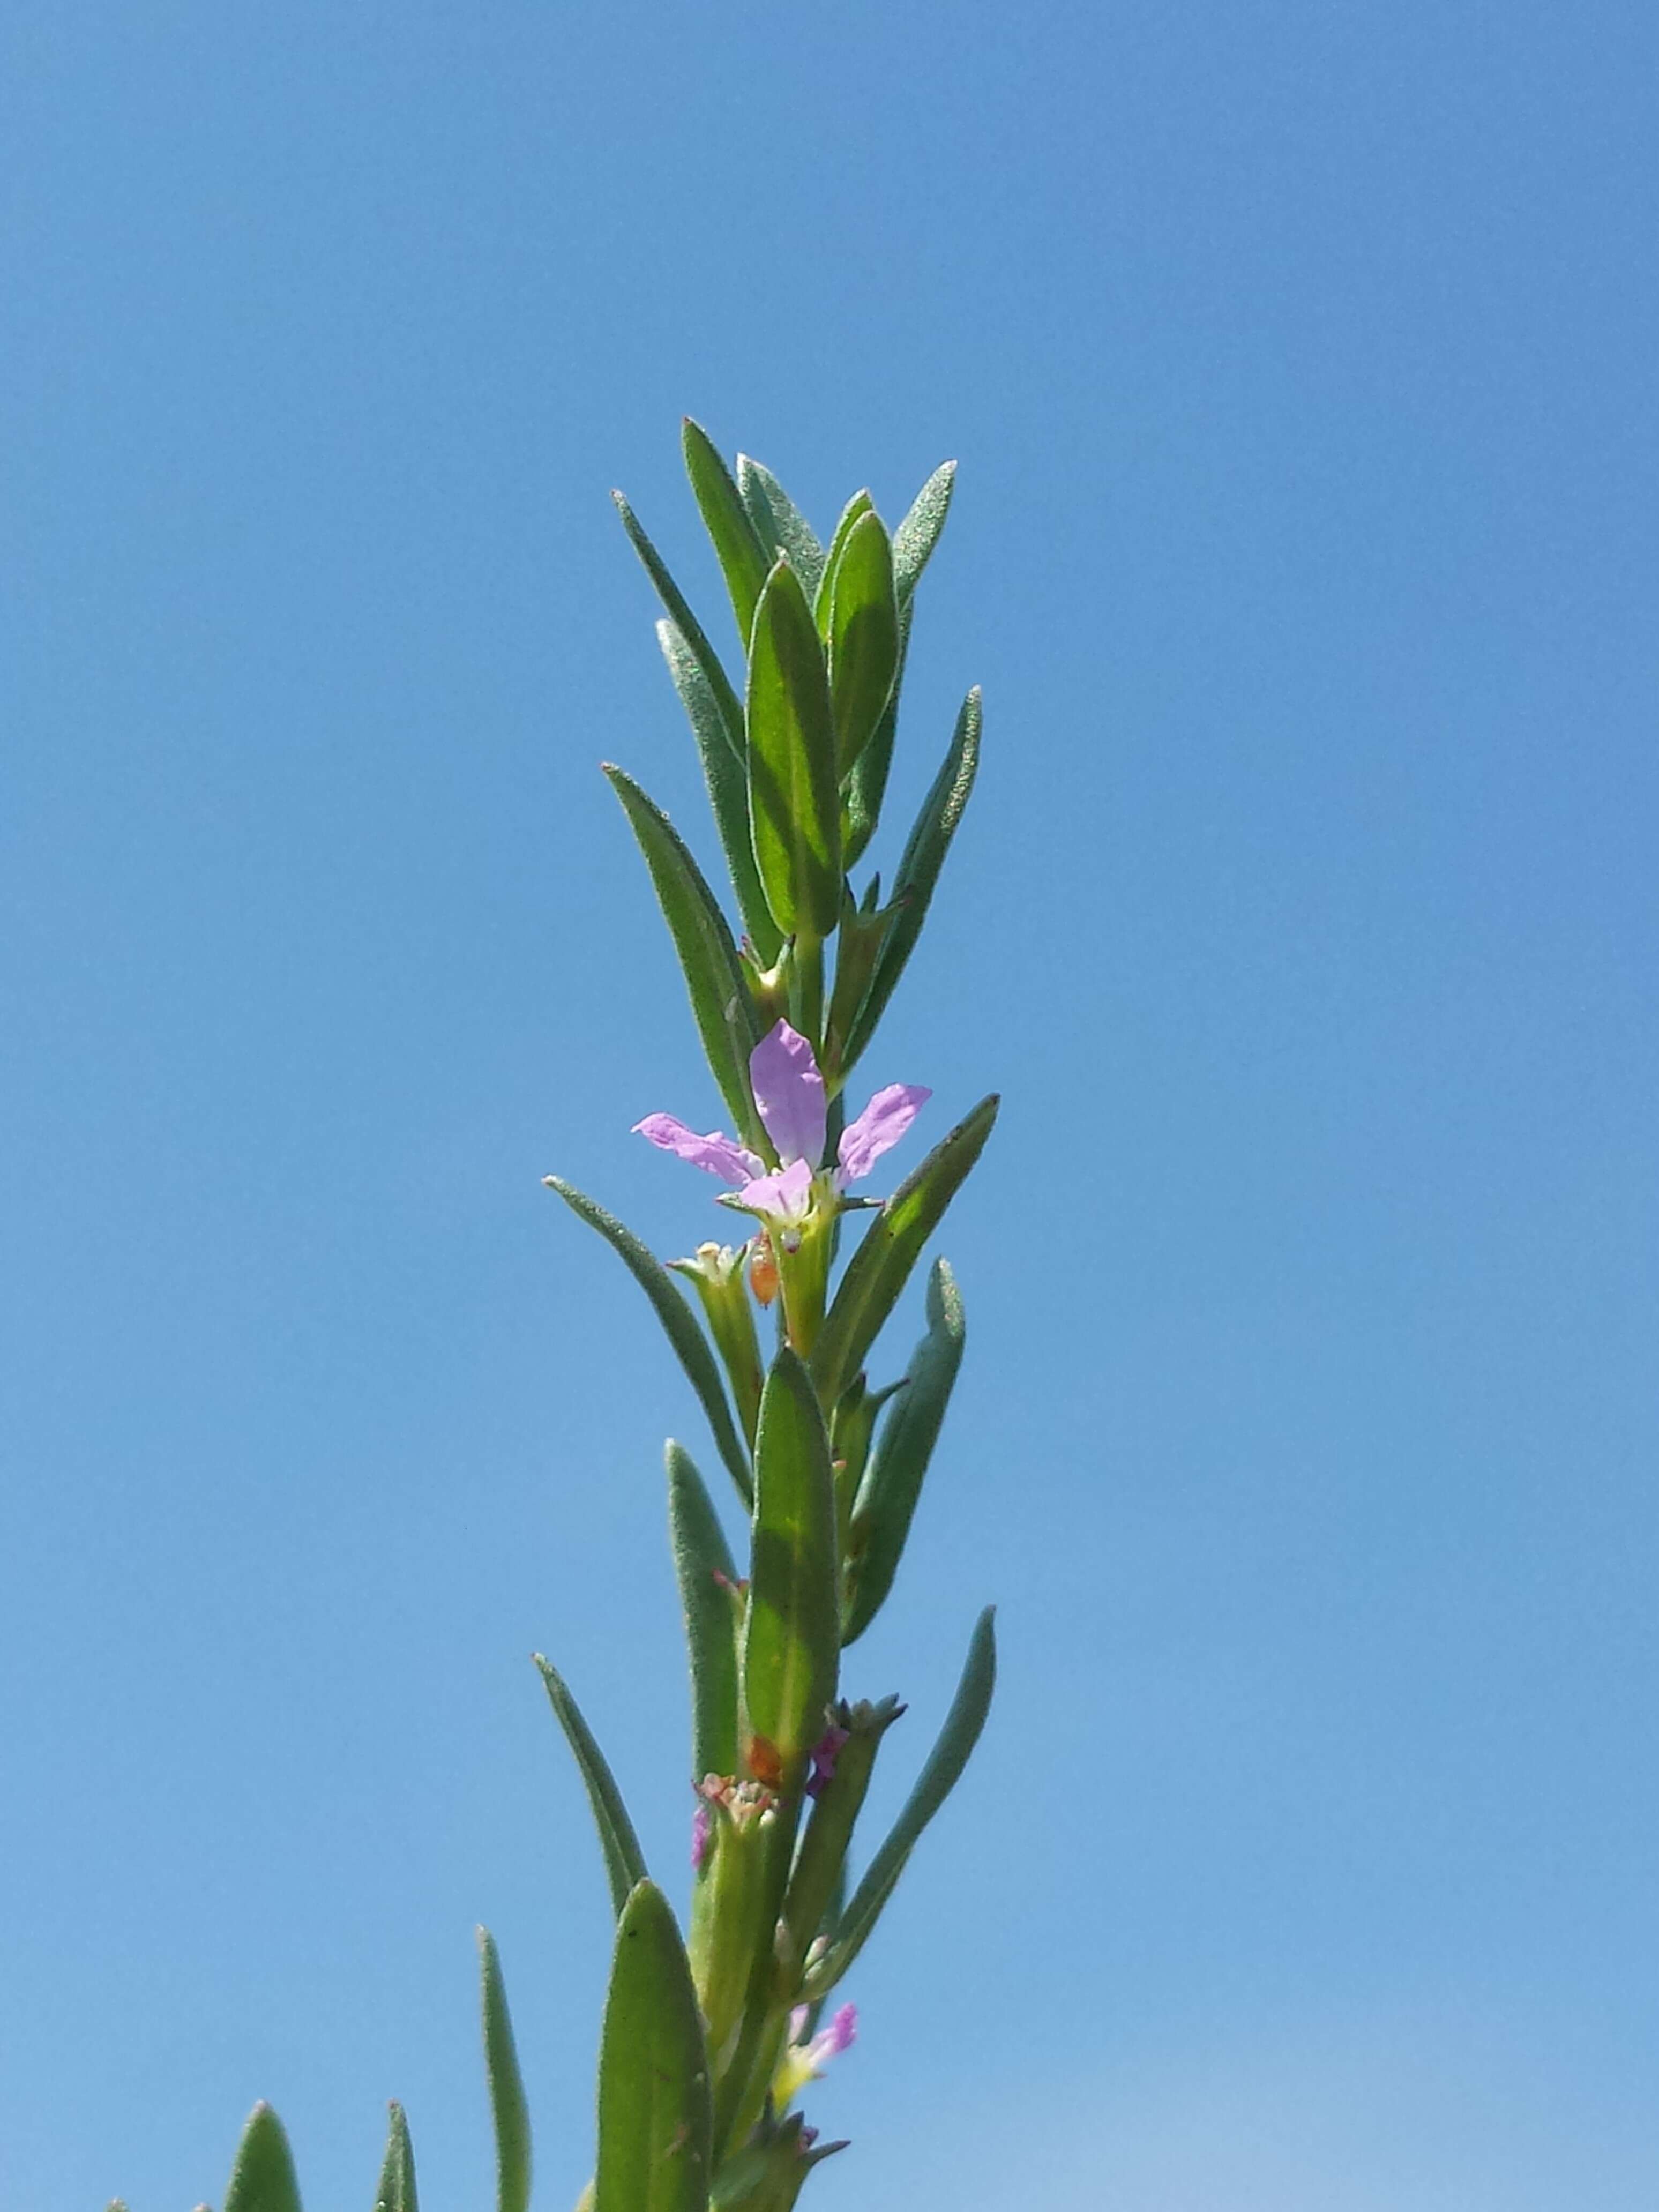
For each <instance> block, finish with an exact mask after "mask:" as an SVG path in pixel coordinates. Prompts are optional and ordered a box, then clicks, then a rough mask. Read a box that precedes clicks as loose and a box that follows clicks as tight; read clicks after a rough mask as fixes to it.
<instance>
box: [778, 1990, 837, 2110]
mask: <svg viewBox="0 0 1659 2212" xmlns="http://www.w3.org/2000/svg"><path fill="white" fill-rule="evenodd" d="M806 2020H807V2008H806V2007H805V2005H797V2006H796V2007H795V2009H794V2010H793V2012H792V2013H791V2014H790V2015H789V2043H788V2046H787V2049H786V2050H785V2051H784V2054H783V2057H781V2059H780V2061H779V2062H778V2070H777V2072H776V2074H775V2075H774V2077H773V2081H772V2101H773V2103H774V2105H775V2106H776V2107H777V2109H778V2111H779V2112H783V2111H784V2110H786V2109H787V2106H788V2105H789V2103H790V2101H791V2100H792V2099H793V2098H794V2097H795V2096H797V2095H798V2094H799V2092H800V2091H801V2090H802V2089H804V2088H805V2086H806V2084H807V2083H808V2082H809V2081H817V2078H818V2076H819V2075H821V2074H822V2073H823V2069H824V2068H825V2067H826V2066H827V2065H828V2064H829V2061H830V2060H831V2059H832V2058H839V2057H840V2056H841V2054H842V2051H846V2050H848V2049H849V2048H850V2046H851V2045H852V2044H853V2043H854V2040H855V2039H856V2038H857V2035H858V2029H859V2011H858V2007H857V2006H856V2005H850V2004H844V2005H842V2008H841V2010H840V2011H839V2012H838V2013H836V2015H835V2016H834V2018H833V2019H832V2020H831V2021H830V2022H829V2027H821V2028H820V2029H819V2030H818V2032H817V2034H816V2035H815V2036H814V2037H813V2038H812V2039H811V2042H810V2043H803V2042H802V2041H801V2037H802V2036H803V2035H805V2033H806Z"/></svg>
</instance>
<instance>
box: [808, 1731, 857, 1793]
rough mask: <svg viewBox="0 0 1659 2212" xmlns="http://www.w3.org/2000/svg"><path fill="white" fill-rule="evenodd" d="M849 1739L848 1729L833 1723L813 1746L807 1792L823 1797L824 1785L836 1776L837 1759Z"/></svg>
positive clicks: (809, 1756) (809, 1757) (809, 1762)
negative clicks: (837, 1726)
mask: <svg viewBox="0 0 1659 2212" xmlns="http://www.w3.org/2000/svg"><path fill="white" fill-rule="evenodd" d="M846 1741H847V1730H846V1729H844V1728H836V1727H835V1726H834V1725H833V1724H832V1725H831V1726H830V1727H829V1728H827V1729H825V1730H824V1732H823V1735H821V1736H820V1737H819V1738H818V1740H817V1742H816V1743H815V1744H814V1745H813V1746H812V1748H811V1753H809V1755H808V1759H807V1775H806V1794H807V1796H809V1797H822V1796H823V1792H824V1787H825V1785H826V1784H829V1783H831V1782H833V1781H834V1780H835V1778H836V1759H838V1758H839V1757H840V1756H841V1750H842V1745H843V1744H844V1743H845V1742H846Z"/></svg>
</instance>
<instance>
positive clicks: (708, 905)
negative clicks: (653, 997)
mask: <svg viewBox="0 0 1659 2212" xmlns="http://www.w3.org/2000/svg"><path fill="white" fill-rule="evenodd" d="M605 775H606V777H607V779H608V780H609V782H610V785H611V789H612V790H613V791H614V792H615V793H616V794H617V798H618V799H621V801H622V804H623V812H624V813H625V814H626V815H627V817H628V822H629V828H630V829H632V830H633V832H634V835H635V837H636V838H637V839H638V840H639V846H640V850H641V852H642V853H643V854H644V855H645V864H646V866H647V868H649V870H650V871H651V883H652V888H653V890H655V892H656V894H657V903H658V904H659V906H660V907H661V908H662V913H663V920H664V921H665V922H666V923H667V924H668V933H669V935H670V936H671V938H672V939H673V940H674V950H675V951H676V952H677V953H678V955H679V963H680V972H681V974H682V975H684V978H685V988H686V993H687V995H688V996H689V997H690V1000H691V1012H692V1017H693V1018H694V1019H695V1020H696V1024H697V1034H698V1036H700V1037H701V1038H702V1048H703V1052H704V1054H705V1055H706V1056H707V1059H708V1066H709V1069H710V1071H711V1073H713V1075H714V1080H715V1082H716V1083H717V1084H718V1085H720V1096H721V1097H722V1098H724V1099H725V1101H726V1109H727V1110H728V1112H729V1113H730V1114H731V1115H732V1120H733V1121H734V1122H735V1123H736V1124H737V1127H738V1129H739V1130H741V1131H742V1133H743V1134H744V1139H745V1141H746V1142H748V1143H749V1144H750V1145H758V1144H759V1143H760V1141H761V1127H760V1117H759V1116H758V1115H757V1113H756V1111H755V1100H754V1094H753V1092H752V1091H750V1087H749V1055H750V1053H751V1052H752V1051H753V1050H754V1048H755V1047H756V1046H757V1044H758V1043H759V1042H760V1038H761V1030H760V1024H759V1023H758V1022H757V1019H756V1018H755V1008H754V1002H753V1000H751V999H750V995H749V987H748V985H747V983H746V982H745V981H744V974H743V969H742V967H741V965H740V964H739V963H738V948H737V946H736V945H734V944H733V943H732V932H731V930H730V929H729V928H728V927H727V926H726V916H725V915H723V914H722V913H721V912H720V907H719V905H718V903H717V902H716V901H715V898H714V893H713V892H712V891H711V890H709V888H708V884H707V883H706V882H705V881H704V880H703V874H702V869H701V868H700V867H699V866H697V864H696V861H695V860H693V859H692V857H691V855H690V853H689V852H688V851H687V849H686V847H685V844H684V841H683V840H682V838H681V837H680V836H679V834H678V831H677V830H676V829H675V828H674V825H673V823H671V821H670V820H669V818H668V817H667V816H666V815H665V813H664V812H663V811H662V809H661V808H660V807H659V806H658V805H655V803H654V802H653V800H651V799H648V798H647V796H646V794H645V793H644V792H642V791H641V789H640V787H639V786H638V784H637V783H635V781H634V779H633V777H632V776H631V775H625V774H624V773H623V770H622V769H619V768H616V767H613V766H612V765H611V763H610V762H608V761H607V762H606V763H605Z"/></svg>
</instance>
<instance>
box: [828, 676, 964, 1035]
mask: <svg viewBox="0 0 1659 2212" xmlns="http://www.w3.org/2000/svg"><path fill="white" fill-rule="evenodd" d="M980 722H981V711H980V695H979V688H978V686H977V685H975V688H974V690H971V691H970V692H969V694H968V696H967V698H966V699H965V700H964V701H963V705H962V712H961V713H960V714H958V715H957V726H956V729H955V732H953V734H952V736H951V750H949V752H947V753H946V755H945V763H944V765H943V767H941V769H939V774H938V775H936V776H935V777H934V779H933V788H932V789H931V790H930V791H929V792H928V793H927V798H926V799H923V800H922V802H921V812H920V813H919V814H918V815H917V817H916V819H915V826H914V828H913V829H911V832H910V836H909V840H908V843H907V844H906V846H905V848H904V851H903V854H902V856H901V857H900V860H899V865H898V874H897V875H896V878H894V882H893V896H892V903H893V905H894V907H895V908H896V909H897V914H896V919H895V921H894V923H893V927H892V929H891V930H890V933H889V934H888V938H887V942H886V943H885V944H884V945H883V946H882V949H881V957H880V958H879V959H878V961H877V963H876V972H875V974H874V975H872V977H871V979H870V988H869V990H868V992H867V993H866V995H865V1000H864V1004H863V1005H862V1006H860V1009H859V1014H858V1019H857V1020H856V1022H854V1025H853V1034H852V1036H851V1038H850V1039H849V1040H848V1049H847V1066H848V1067H851V1066H853V1064H854V1061H855V1060H857V1059H858V1056H859V1054H860V1053H861V1052H862V1051H863V1050H864V1048H865V1046H866V1044H868V1042H870V1039H871V1037H872V1036H873V1035H874V1033H875V1028H876V1024H877V1023H878V1021H879V1020H880V1019H881V1017H882V1014H883V1012H884V1009H885V1007H886V1005H887V1001H888V1000H889V999H890V998H891V997H892V995H893V991H894V988H895V987H896V984H897V982H898V979H899V977H900V976H901V975H902V974H903V973H904V965H905V963H906V961H908V959H909V957H910V954H911V951H912V950H913V949H914V947H915V941H916V939H917V938H918V937H920V936H921V925H922V923H923V922H924V921H926V920H927V908H928V905H929V903H930V902H931V901H932V898H933V886H934V884H936V883H937V882H938V881H939V870H940V869H941V868H942V867H943V866H945V854H947V853H948V852H949V851H950V849H951V839H952V837H954V836H955V835H956V832H957V823H958V822H960V821H961V819H962V814H963V808H964V807H965V806H966V805H967V804H968V797H969V793H970V792H971V791H972V790H973V787H974V776H975V771H976V770H977V769H978V767H979V739H980Z"/></svg>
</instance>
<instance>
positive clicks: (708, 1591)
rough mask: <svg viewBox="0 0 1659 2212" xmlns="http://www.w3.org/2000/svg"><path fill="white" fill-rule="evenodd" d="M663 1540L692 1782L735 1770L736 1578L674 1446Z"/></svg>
mask: <svg viewBox="0 0 1659 2212" xmlns="http://www.w3.org/2000/svg"><path fill="white" fill-rule="evenodd" d="M664 1456H665V1460H666V1462H667V1466H668V1534H669V1541H670V1543H671V1547H672V1549H673V1553H674V1575H675V1579H676V1580H677V1581H678V1583H679V1589H680V1607H681V1610H682V1611H683V1613H684V1616H685V1642H686V1649H687V1651H688V1653H689V1655H690V1662H691V1778H692V1780H693V1781H694V1782H701V1781H702V1778H703V1777H704V1776H705V1775H706V1774H735V1773H736V1772H737V1771H738V1645H737V1619H736V1614H735V1613H734V1611H733V1606H732V1591H733V1589H735V1587H736V1584H737V1579H738V1573H737V1569H736V1568H735V1567H734V1566H733V1565H732V1554H731V1553H730V1551H729V1550H728V1549H727V1548H726V1536H725V1533H724V1531H723V1530H722V1529H721V1528H720V1519H719V1516H717V1515H716V1513H715V1511H714V1503H713V1500H712V1499H711V1498H710V1497H709V1495H708V1490H707V1489H706V1488H705V1486H704V1484H703V1480H702V1476H701V1475H700V1474H698V1473H697V1470H696V1468H695V1467H694V1466H693V1465H692V1462H691V1456H690V1453H689V1452H687V1451H685V1450H684V1449H683V1448H682V1447H681V1446H680V1445H678V1444H677V1443H673V1442H672V1441H670V1443H669V1444H668V1448H667V1450H666V1452H665V1455H664Z"/></svg>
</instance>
